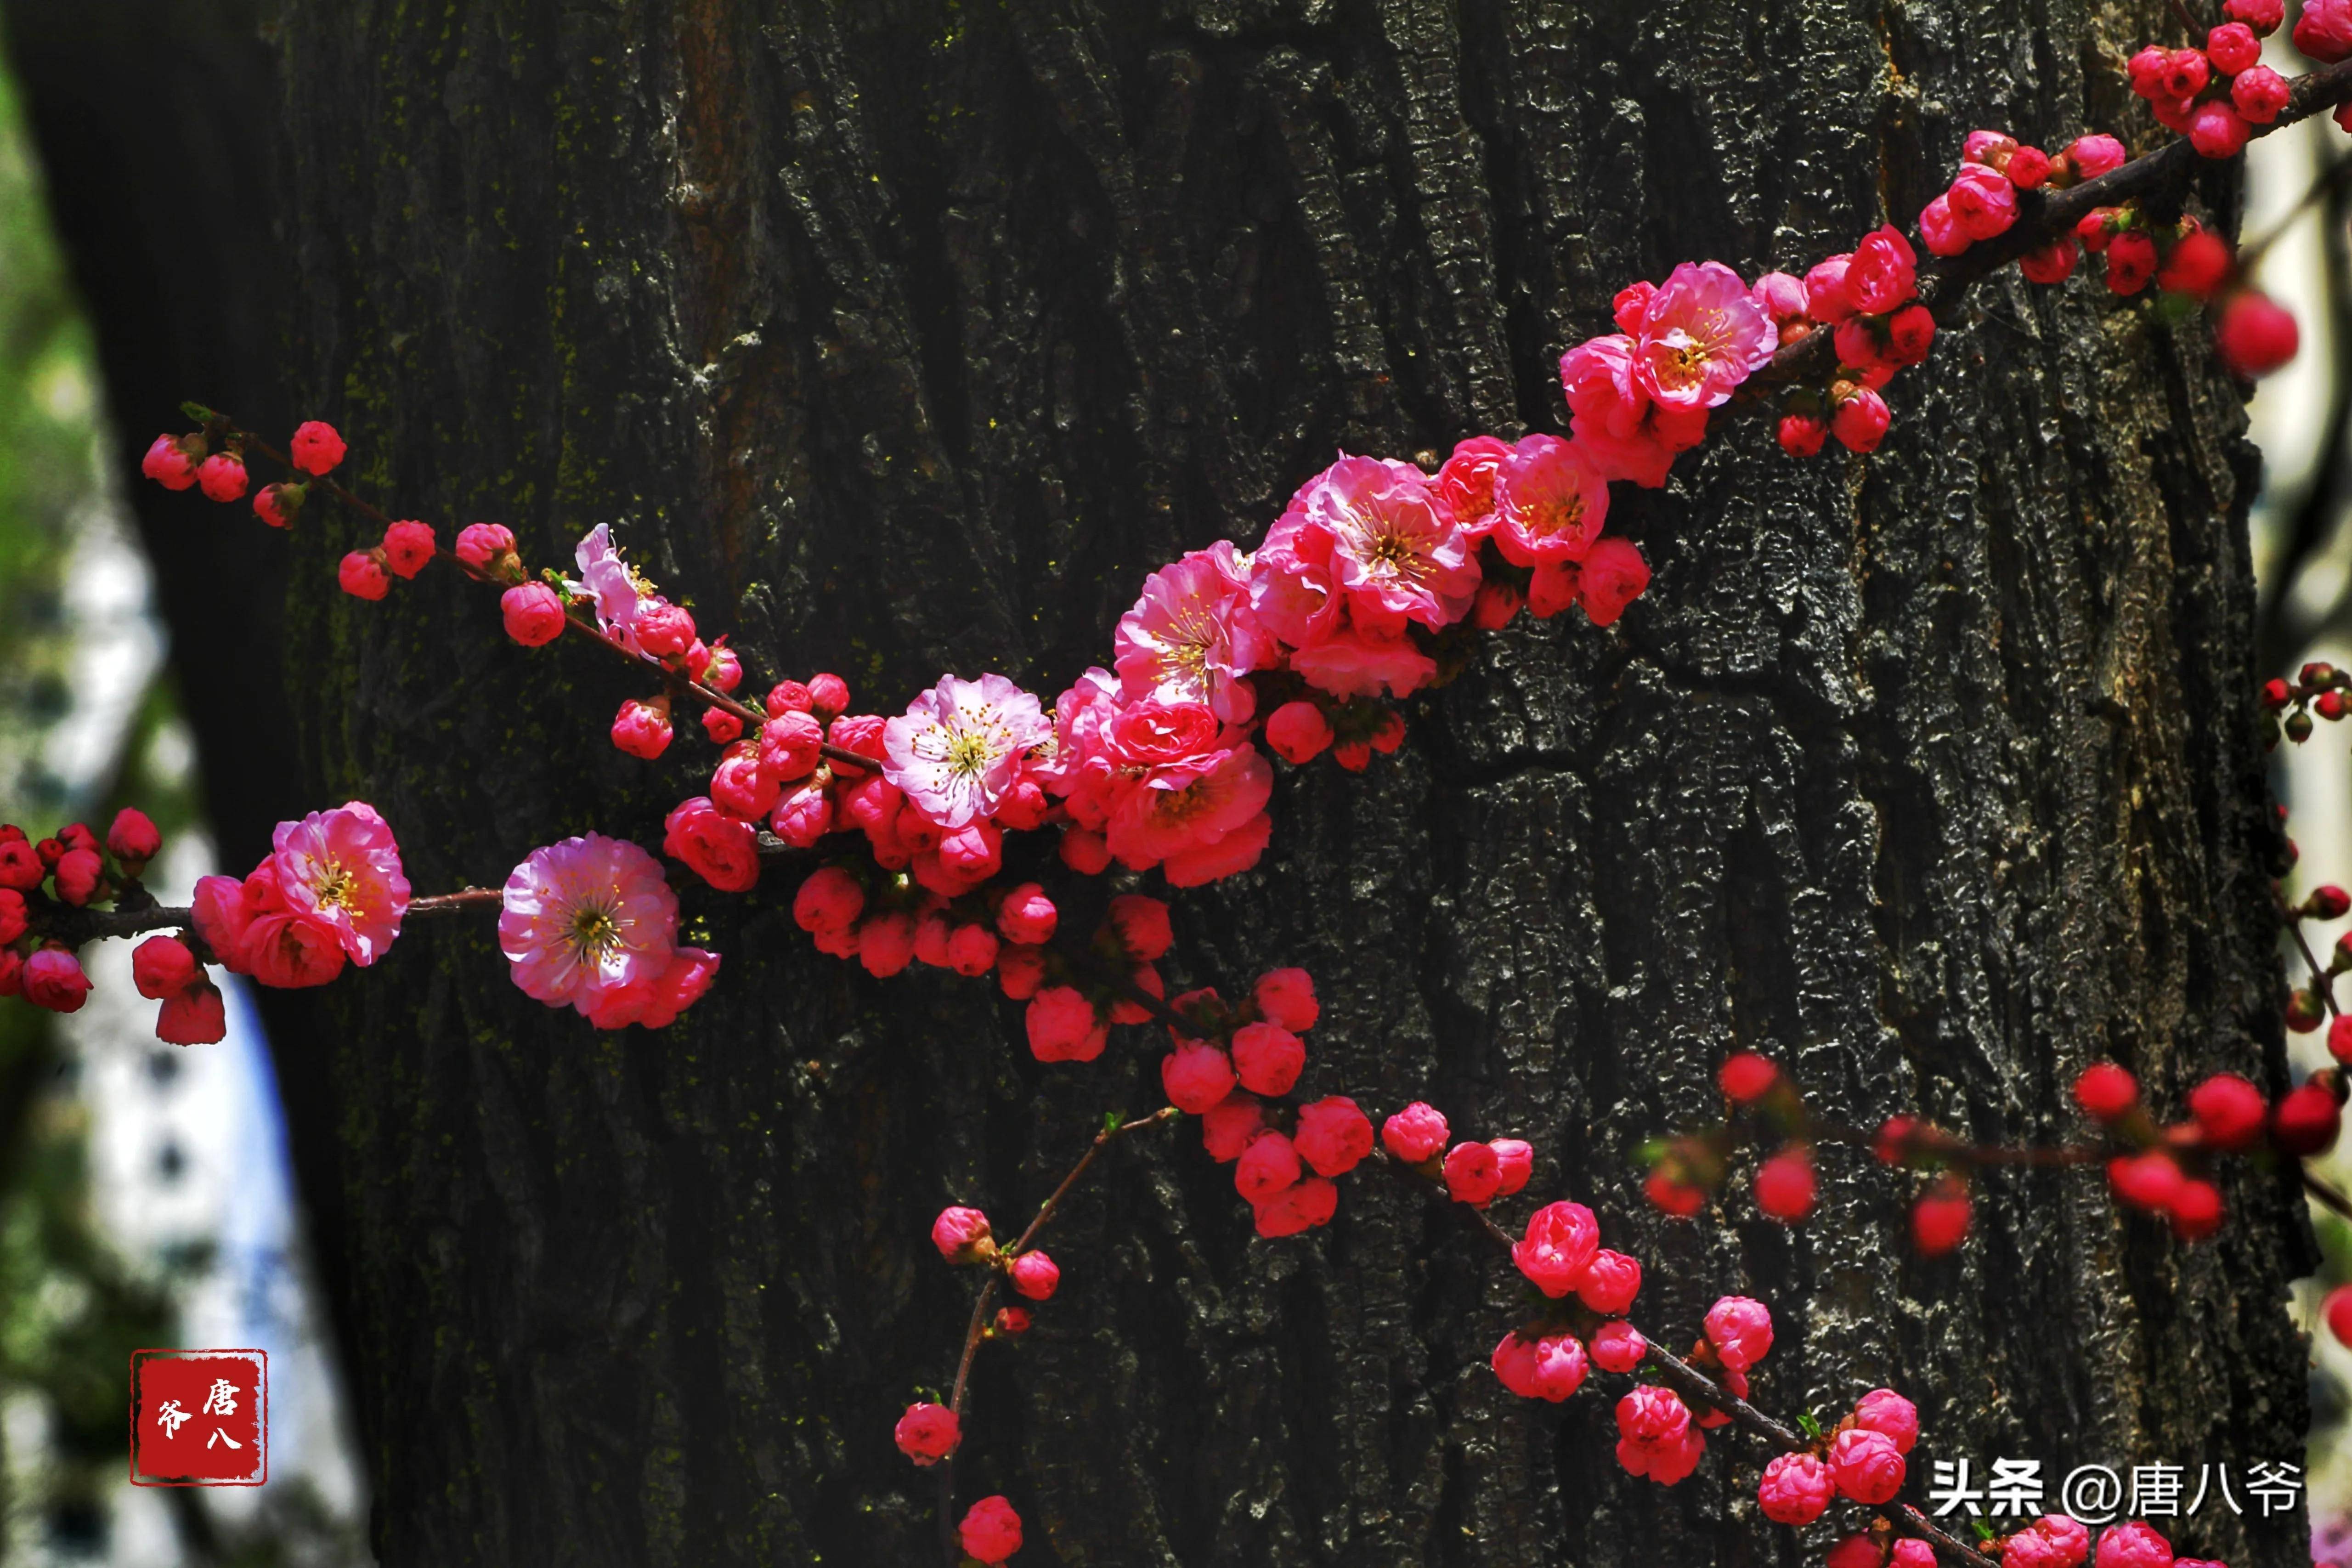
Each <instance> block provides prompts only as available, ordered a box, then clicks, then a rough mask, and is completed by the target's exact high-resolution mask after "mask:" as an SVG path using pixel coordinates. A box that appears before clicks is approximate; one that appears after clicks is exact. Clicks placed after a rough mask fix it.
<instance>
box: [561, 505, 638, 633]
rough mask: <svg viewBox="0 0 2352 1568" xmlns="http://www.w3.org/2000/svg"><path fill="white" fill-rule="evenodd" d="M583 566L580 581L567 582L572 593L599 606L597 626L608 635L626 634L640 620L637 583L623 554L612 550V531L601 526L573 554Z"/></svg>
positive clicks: (593, 529)
mask: <svg viewBox="0 0 2352 1568" xmlns="http://www.w3.org/2000/svg"><path fill="white" fill-rule="evenodd" d="M572 560H573V561H575V562H577V563H579V566H580V576H579V578H578V580H577V581H574V580H572V579H570V578H566V579H565V580H564V584H563V585H564V586H565V587H566V588H569V589H571V590H572V593H574V594H578V595H585V596H586V597H588V598H591V599H593V600H595V602H596V624H597V625H598V626H602V627H604V629H605V630H606V631H607V632H610V631H613V630H614V629H616V628H617V629H620V630H623V631H625V630H626V629H627V628H628V627H629V626H630V625H631V624H633V623H634V622H635V620H636V618H637V599H638V593H637V579H636V574H635V573H633V572H631V571H630V570H629V563H627V562H625V561H624V560H622V559H621V552H619V551H618V550H616V549H614V547H613V530H612V529H611V527H610V526H609V525H607V524H604V523H601V522H600V523H598V524H597V525H596V526H595V527H593V528H592V529H590V530H589V531H588V535H587V537H586V538H584V539H583V540H581V542H580V546H579V548H578V549H577V550H575V551H573V552H572Z"/></svg>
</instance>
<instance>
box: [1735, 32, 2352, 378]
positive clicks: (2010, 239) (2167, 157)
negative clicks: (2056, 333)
mask: <svg viewBox="0 0 2352 1568" xmlns="http://www.w3.org/2000/svg"><path fill="white" fill-rule="evenodd" d="M2347 98H2352V60H2345V61H2341V62H2339V63H2337V64H2336V65H2332V66H2326V67H2324V68H2321V69H2319V70H2315V71H2312V72H2309V73H2308V74H2306V75H2304V76H2301V77H2298V78H2296V79H2295V80H2294V91H2293V93H2292V95H2291V96H2290V97H2289V98H2288V100H2287V106H2286V107H2285V108H2284V109H2283V110H2280V111H2279V116H2278V118H2277V119H2276V120H2273V121H2271V122H2270V123H2269V124H2268V125H2257V126H2254V127H2252V134H2253V135H2254V136H2267V135H2269V134H2270V133H2271V132H2274V131H2283V130H2284V129H2285V128H2286V127H2288V126H2290V125H2293V124H2295V123H2296V122H2298V121H2304V120H2307V119H2309V118H2310V117H2311V116H2312V115H2314V114H2316V113H2318V112H2319V111H2320V110H2324V109H2330V108H2333V107H2334V106H2335V105H2336V104H2338V103H2341V102H2343V101H2345V100H2346V99H2347ZM2203 162H2205V160H2204V159H2203V158H2202V157H2201V156H2200V154H2199V153H2198V151H2197V149H2196V148H2195V147H2194V146H2193V145H2191V144H2190V142H2189V139H2188V138H2187V137H2186V136H2182V137H2179V138H2176V139H2175V140H2173V141H2170V142H2166V143H2165V144H2164V145H2163V146H2161V147H2159V148H2158V149H2157V150H2156V151H2155V152H2153V153H2147V154H2145V155H2143V156H2141V157H2137V158H2134V159H2133V160H2131V161H2130V162H2129V163H2126V164H2124V165H2123V166H2122V167H2120V168H2117V169H2112V170H2109V171H2108V172H2107V173H2106V174H2101V175H2100V176H2099V177H2098V178H2097V179H2095V180H2084V182H2082V183H2081V184H2076V185H2069V186H2068V187H2067V188H2066V189H2064V190H2063V191H2050V192H2047V193H2039V192H2031V191H2028V192H2020V193H2019V195H2020V197H2021V200H2020V201H2019V203H2018V209H2019V211H2018V219H2017V222H2016V223H2014V224H2012V225H2011V226H2010V228H2009V230H2008V232H2007V233H2005V234H2001V235H2000V236H1998V237H1994V238H1992V239H1989V240H1985V241H1982V242H1981V243H1979V244H1976V245H1972V246H1970V247H1969V248H1968V249H1966V250H1964V251H1962V252H1961V253H1960V254H1959V255H1958V256H1949V257H1945V258H1940V259H1938V260H1937V261H1934V262H1931V263H1929V264H1928V265H1927V266H1926V267H1923V268H1920V269H1919V296H1920V299H1921V300H1923V301H1924V302H1925V303H1926V304H1927V307H1928V308H1929V309H1930V310H1934V311H1935V312H1936V315H1937V320H1938V321H1941V320H1943V319H1945V318H1946V317H1947V316H1948V314H1949V313H1950V309H1951V307H1952V306H1953V305H1954V304H1955V303H1956V302H1957V301H1958V299H1959V297H1960V294H1961V291H1962V290H1964V289H1966V288H1967V287H1968V286H1969V284H1971V283H1974V282H1976V281H1977V280H1978V279H1980V278H1985V277H1988V276H1990V274H1991V273H1993V272H1994V271H1996V270H1998V269H1999V268H2002V267H2004V266H2007V265H2008V264H2009V263H2010V262H2012V261H2015V260H2016V259H2018V258H2020V257H2021V256H2024V255H2025V254H2026V253H2027V252H2029V251H2032V250H2038V249H2040V248H2041V247H2042V246H2044V245H2047V244H2048V243H2049V242H2050V241H2052V240H2053V239H2055V238H2058V237H2062V236H2064V235H2068V234H2072V233H2073V232H2074V226H2075V225H2076V224H2078V223H2080V222H2081V221H2082V220H2083V218H2084V217H2085V216H2088V215H2089V214H2090V212H2091V211H2092V210H2093V209H2094V208H2096V207H2110V206H2121V205H2124V204H2125V203H2126V202H2130V201H2136V200H2138V199H2140V198H2142V197H2145V196H2151V195H2156V194H2158V193H2159V192H2162V191H2166V190H2169V189H2172V188H2175V187H2177V186H2179V185H2181V184H2186V183H2187V181H2188V178H2189V174H2190V173H2191V172H2192V171H2193V170H2195V169H2196V168H2197V167H2198V166H2199V165H2200V163H2203ZM2037 198H2038V199H2037ZM1833 338H1834V334H1833V333H1831V332H1828V331H1812V332H1808V333H1806V334H1805V335H1804V336H1803V337H1801V338H1800V339H1798V340H1797V341H1796V342H1793V343H1790V345H1789V346H1788V347H1786V348H1784V349H1782V350H1780V352H1779V353H1776V354H1774V355H1773V356H1772V361H1771V363H1769V364H1768V365H1766V366H1765V367H1764V368H1763V369H1762V370H1759V371H1758V372H1757V373H1756V374H1754V375H1752V376H1750V377H1749V378H1748V381H1749V383H1750V384H1754V385H1755V386H1756V387H1757V389H1758V391H1759V392H1761V391H1762V390H1763V389H1764V388H1765V387H1768V386H1771V385H1775V384H1787V383H1791V382H1798V383H1819V382H1823V381H1826V380H1828V379H1829V377H1830V375H1831V374H1832V372H1833V371H1835V370H1836V369H1837V350H1836V347H1835V345H1834V342H1833ZM1743 390H1745V389H1743ZM1759 401H1760V399H1759Z"/></svg>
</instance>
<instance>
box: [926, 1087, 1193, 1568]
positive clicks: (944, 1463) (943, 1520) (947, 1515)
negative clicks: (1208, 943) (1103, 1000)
mask: <svg viewBox="0 0 2352 1568" xmlns="http://www.w3.org/2000/svg"><path fill="white" fill-rule="evenodd" d="M1174 1115H1176V1108H1175V1107H1174V1106H1172V1105H1164V1106H1161V1107H1160V1109H1159V1110H1155V1111H1153V1112H1152V1113H1151V1114H1150V1115H1149V1116H1144V1117H1139V1118H1137V1119H1136V1120H1135V1121H1119V1122H1115V1123H1113V1124H1112V1125H1110V1126H1108V1127H1105V1128H1104V1129H1103V1130H1102V1131H1099V1132H1097V1133H1096V1134H1095V1138H1094V1142H1091V1143H1089V1144H1087V1152H1085V1153H1084V1154H1081V1155H1080V1156H1079V1157H1078V1163H1076V1164H1075V1165H1073V1166H1071V1167H1070V1173H1069V1174H1068V1175H1066V1176H1064V1177H1063V1178H1062V1183H1061V1185H1059V1186H1057V1187H1055V1189H1054V1191H1053V1194H1052V1195H1050V1196H1049V1197H1047V1198H1046V1199H1045V1202H1044V1203H1042V1204H1040V1205H1037V1214H1036V1217H1035V1218H1034V1219H1032V1220H1031V1221H1030V1222H1029V1227H1028V1228H1027V1229H1026V1230H1024V1231H1023V1232H1022V1233H1021V1239H1020V1240H1018V1241H1016V1242H1014V1243H1013V1245H1012V1246H1011V1247H1006V1248H1004V1249H1003V1251H1002V1252H1001V1253H999V1255H998V1256H999V1257H1000V1258H1003V1260H1005V1261H1007V1262H1010V1261H1011V1260H1012V1259H1013V1258H1017V1257H1019V1256H1020V1255H1021V1254H1022V1253H1024V1252H1026V1251H1027V1250H1028V1249H1029V1244H1030V1243H1031V1242H1033V1241H1034V1240H1035V1239H1036V1238H1037V1233H1038V1232H1039V1231H1041V1230H1043V1229H1045V1225H1046V1222H1047V1221H1049V1220H1051V1219H1052V1218H1053V1217H1054V1211H1055V1210H1056V1209H1058V1208H1060V1207H1061V1206H1062V1199H1063V1198H1065V1197H1066V1196H1067V1195H1068V1194H1069V1191H1070V1189H1071V1188H1072V1187H1074V1186H1076V1185H1077V1182H1078V1178H1079V1177H1081V1176H1083V1175H1085V1174H1086V1173H1087V1166H1089V1165H1092V1164H1093V1163H1095V1157H1096V1156H1097V1155H1098V1154H1100V1153H1101V1152H1103V1151H1104V1150H1105V1149H1107V1148H1108V1147H1109V1146H1110V1143H1111V1141H1112V1140H1113V1139H1115V1138H1118V1137H1122V1136H1124V1135H1125V1134H1127V1133H1129V1132H1136V1131H1141V1130H1142V1129H1144V1128H1146V1127H1157V1126H1159V1125H1160V1123H1161V1122H1163V1121H1168V1120H1169V1119H1170V1118H1171V1117H1173V1116H1174ZM1002 1278H1003V1274H1002V1272H1001V1270H999V1269H997V1268H991V1269H990V1270H989V1271H988V1278H987V1279H985V1280H984V1281H982V1284H981V1287H980V1295H979V1298H978V1299H977V1300H974V1301H973V1302H972V1304H971V1326H970V1327H968V1328H966V1329H965V1330H964V1335H963V1354H962V1356H961V1358H960V1359H959V1360H958V1361H957V1362H956V1374H955V1387H954V1390H953V1392H951V1393H950V1394H949V1395H948V1408H949V1409H950V1411H952V1412H954V1413H955V1415H956V1417H957V1418H958V1419H959V1420H961V1418H962V1416H963V1396H964V1391H965V1389H966V1388H967V1387H969V1386H970V1384H971V1363H972V1359H973V1357H974V1356H976V1355H977V1354H978V1353H979V1351H980V1342H981V1341H982V1339H983V1338H985V1337H986V1335H987V1331H988V1321H989V1318H988V1309H989V1307H990V1306H991V1305H992V1303H993V1302H994V1301H995V1300H996V1287H997V1283H998V1281H999V1280H1000V1279H1002ZM954 1463H955V1460H954V1458H953V1457H952V1456H950V1458H945V1459H942V1460H941V1461H940V1466H939V1468H940V1471H941V1474H940V1546H941V1548H942V1549H943V1550H944V1551H945V1552H947V1553H948V1561H949V1563H950V1565H951V1568H952V1564H953V1563H956V1562H957V1561H958V1560H959V1557H960V1555H961V1554H960V1553H959V1552H958V1551H957V1548H956V1537H955V1529H954V1527H953V1525H952V1524H951V1523H950V1519H951V1517H952V1516H953V1514H954V1512H955V1472H954V1470H953V1469H952V1468H950V1467H952V1466H953V1465H954Z"/></svg>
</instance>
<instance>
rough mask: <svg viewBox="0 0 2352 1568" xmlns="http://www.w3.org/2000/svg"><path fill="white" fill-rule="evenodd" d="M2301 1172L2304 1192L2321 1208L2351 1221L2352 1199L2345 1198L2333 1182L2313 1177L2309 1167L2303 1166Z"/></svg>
mask: <svg viewBox="0 0 2352 1568" xmlns="http://www.w3.org/2000/svg"><path fill="white" fill-rule="evenodd" d="M2302 1170H2303V1190H2304V1191H2305V1192H2306V1193H2309V1194H2311V1195H2312V1196H2313V1197H2315V1198H2317V1199H2318V1200H2319V1202H2320V1204H2321V1205H2322V1206H2324V1207H2326V1208H2329V1209H2333V1210H2334V1211H2335V1212H2336V1214H2338V1215H2342V1216H2343V1217H2344V1218H2346V1219H2352V1197H2347V1196H2345V1195H2344V1194H2343V1193H2342V1191H2340V1190H2339V1189H2338V1188H2337V1187H2336V1184H2334V1183H2333V1182H2330V1181H2327V1180H2326V1179H2325V1178H2323V1177H2320V1176H2315V1175H2314V1174H2313V1173H2312V1170H2311V1167H2310V1166H2308V1165H2305V1166H2303V1167H2302Z"/></svg>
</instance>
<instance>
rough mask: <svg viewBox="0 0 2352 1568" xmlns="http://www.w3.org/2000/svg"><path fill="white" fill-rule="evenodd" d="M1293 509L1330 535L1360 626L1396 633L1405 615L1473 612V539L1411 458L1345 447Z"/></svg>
mask: <svg viewBox="0 0 2352 1568" xmlns="http://www.w3.org/2000/svg"><path fill="white" fill-rule="evenodd" d="M1290 510H1292V511H1295V512H1298V513H1300V514H1302V515H1303V517H1304V519H1305V521H1306V522H1307V525H1308V526H1309V527H1311V528H1316V529H1320V530H1321V531H1323V533H1324V534H1326V535H1327V536H1328V538H1329V540H1330V563H1331V571H1332V574H1333V576H1334V577H1336V578H1337V579H1338V582H1339V587H1340V589H1341V591H1342V592H1343V593H1344V594H1345V595H1347V600H1348V610H1349V618H1350V619H1352V620H1353V621H1354V622H1355V623H1356V624H1357V625H1358V626H1366V627H1370V628H1372V629H1377V630H1381V631H1385V632H1389V633H1391V634H1393V633H1396V632H1400V631H1402V630H1403V629H1404V628H1403V626H1402V624H1401V623H1402V622H1403V621H1408V620H1410V621H1419V622H1420V623H1421V624H1422V625H1423V626H1451V625H1452V624H1453V623H1454V622H1455V621H1458V620H1460V619H1461V618H1462V617H1463V616H1465V615H1468V614H1469V613H1470V604H1471V601H1472V600H1473V599H1475V597H1476V596H1477V594H1478V564H1477V563H1476V562H1475V560H1473V559H1472V558H1471V555H1470V541H1469V540H1467V539H1465V537H1464V536H1463V532H1462V528H1461V525H1460V524H1459V523H1458V522H1456V521H1454V513H1453V511H1452V510H1450V509H1449V508H1447V507H1446V506H1445V504H1444V502H1443V501H1441V500H1438V498H1437V496H1436V494H1435V493H1434V492H1433V491H1432V490H1431V489H1430V488H1429V476H1427V475H1426V474H1424V473H1423V472H1422V471H1421V470H1420V469H1419V468H1414V467H1413V466H1412V464H1411V463H1400V462H1397V461H1395V460H1394V459H1392V458H1351V457H1349V456H1348V455H1347V454H1345V453H1342V454H1340V457H1339V461H1338V462H1336V463H1334V464H1332V465H1331V466H1330V467H1329V468H1326V469H1324V470H1323V471H1322V472H1321V473H1319V474H1318V475H1316V476H1315V478H1313V479H1309V480H1307V483H1306V485H1305V486H1303V487H1302V488H1301V489H1300V490H1299V492H1298V494H1297V497H1295V498H1294V499H1293V500H1292V501H1291V503H1290Z"/></svg>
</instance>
